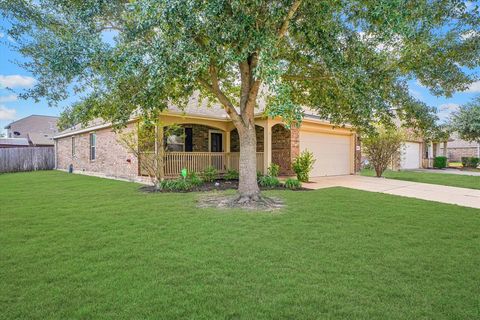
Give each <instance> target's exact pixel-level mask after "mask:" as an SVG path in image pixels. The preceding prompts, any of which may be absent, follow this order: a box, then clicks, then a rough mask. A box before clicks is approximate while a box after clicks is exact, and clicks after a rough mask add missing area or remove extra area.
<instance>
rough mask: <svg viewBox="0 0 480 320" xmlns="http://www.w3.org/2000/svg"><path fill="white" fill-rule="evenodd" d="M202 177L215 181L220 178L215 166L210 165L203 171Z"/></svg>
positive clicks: (208, 180) (205, 179) (206, 180)
mask: <svg viewBox="0 0 480 320" xmlns="http://www.w3.org/2000/svg"><path fill="white" fill-rule="evenodd" d="M202 178H203V180H204V181H205V182H213V181H215V180H216V179H217V178H218V171H217V169H215V168H214V167H212V166H210V167H207V168H205V170H203V172H202Z"/></svg>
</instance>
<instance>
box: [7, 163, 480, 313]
mask: <svg viewBox="0 0 480 320" xmlns="http://www.w3.org/2000/svg"><path fill="white" fill-rule="evenodd" d="M452 178H453V177H452ZM268 193H269V194H270V195H275V196H280V197H283V198H284V199H285V202H286V205H287V207H286V208H284V209H283V210H282V211H281V212H278V213H252V212H244V211H218V210H214V209H197V208H196V207H195V198H196V197H197V196H198V194H195V193H191V194H145V193H140V192H139V191H138V185H135V184H133V183H126V182H119V181H111V180H105V179H100V178H93V177H86V176H80V175H69V174H66V173H62V172H53V171H51V172H35V173H18V174H5V175H0V283H1V285H0V318H1V319H101V318H104V319H106V318H109V319H148V318H149V319H182V318H183V319H327V318H328V319H478V318H479V317H480V303H479V296H480V286H479V284H480V268H479V265H480V214H479V210H476V209H470V208H463V207H458V206H453V205H446V204H440V203H434V202H427V201H422V200H416V199H409V198H402V197H396V196H391V195H385V194H378V193H369V192H363V191H357V190H349V189H344V188H331V189H323V190H318V191H306V192H292V191H271V192H268Z"/></svg>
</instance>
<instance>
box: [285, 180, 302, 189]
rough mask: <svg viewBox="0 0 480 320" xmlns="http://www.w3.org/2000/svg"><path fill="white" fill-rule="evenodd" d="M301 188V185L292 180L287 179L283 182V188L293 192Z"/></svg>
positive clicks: (297, 181)
mask: <svg viewBox="0 0 480 320" xmlns="http://www.w3.org/2000/svg"><path fill="white" fill-rule="evenodd" d="M301 187H302V183H301V182H300V181H299V180H297V179H293V178H288V179H287V180H285V188H287V189H290V190H295V189H300V188H301Z"/></svg>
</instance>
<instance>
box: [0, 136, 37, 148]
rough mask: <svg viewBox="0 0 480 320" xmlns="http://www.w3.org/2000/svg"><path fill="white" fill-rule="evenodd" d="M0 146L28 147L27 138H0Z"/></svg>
mask: <svg viewBox="0 0 480 320" xmlns="http://www.w3.org/2000/svg"><path fill="white" fill-rule="evenodd" d="M0 145H6V146H29V145H30V144H29V143H28V139H27V138H0Z"/></svg>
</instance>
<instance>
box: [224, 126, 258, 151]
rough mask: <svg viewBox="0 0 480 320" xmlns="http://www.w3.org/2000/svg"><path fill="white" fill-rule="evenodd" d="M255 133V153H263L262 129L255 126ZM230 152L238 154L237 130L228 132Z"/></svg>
mask: <svg viewBox="0 0 480 320" xmlns="http://www.w3.org/2000/svg"><path fill="white" fill-rule="evenodd" d="M255 133H256V136H257V152H263V148H264V129H263V127H260V126H255ZM230 151H231V152H240V139H239V137H238V131H237V129H234V130H232V131H231V132H230Z"/></svg>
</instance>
